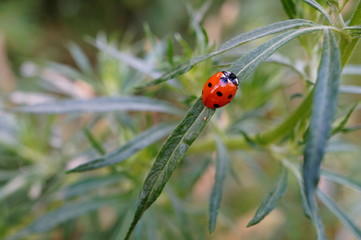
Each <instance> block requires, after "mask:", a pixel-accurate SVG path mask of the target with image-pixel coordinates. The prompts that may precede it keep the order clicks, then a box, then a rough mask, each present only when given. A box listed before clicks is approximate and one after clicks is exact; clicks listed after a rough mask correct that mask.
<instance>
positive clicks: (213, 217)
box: [209, 138, 230, 233]
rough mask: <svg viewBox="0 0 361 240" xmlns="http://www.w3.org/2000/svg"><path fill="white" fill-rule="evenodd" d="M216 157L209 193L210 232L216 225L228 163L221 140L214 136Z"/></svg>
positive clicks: (225, 150)
mask: <svg viewBox="0 0 361 240" xmlns="http://www.w3.org/2000/svg"><path fill="white" fill-rule="evenodd" d="M216 144H217V158H216V175H215V178H214V184H213V189H212V194H211V200H210V206H209V232H210V233H212V232H213V231H214V229H215V227H216V222H217V215H218V210H219V207H220V205H221V199H222V191H223V182H224V179H225V178H226V174H227V172H228V168H229V167H228V165H229V162H230V161H229V156H228V153H227V149H226V147H225V146H224V144H223V142H222V141H221V140H220V139H219V138H216Z"/></svg>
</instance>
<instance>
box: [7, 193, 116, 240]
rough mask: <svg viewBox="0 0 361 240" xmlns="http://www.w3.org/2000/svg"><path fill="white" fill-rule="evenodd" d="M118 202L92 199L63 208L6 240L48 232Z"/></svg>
mask: <svg viewBox="0 0 361 240" xmlns="http://www.w3.org/2000/svg"><path fill="white" fill-rule="evenodd" d="M116 202H118V200H117V199H91V200H85V201H81V202H77V203H71V204H68V205H65V206H62V207H60V208H58V209H56V210H54V211H52V212H50V213H47V214H45V215H44V216H42V217H40V218H38V219H37V220H35V221H34V222H33V223H32V224H31V225H30V226H28V227H26V228H24V229H23V230H21V231H20V232H18V233H17V234H15V235H13V236H10V237H8V238H6V240H16V239H22V238H24V237H25V236H27V235H29V234H33V233H41V232H45V231H48V230H50V229H52V228H54V227H56V226H58V225H59V224H61V223H63V222H66V221H69V220H71V219H74V218H76V217H78V216H80V215H83V214H85V213H88V212H90V211H94V210H97V209H99V208H100V207H102V206H104V205H110V204H114V203H116Z"/></svg>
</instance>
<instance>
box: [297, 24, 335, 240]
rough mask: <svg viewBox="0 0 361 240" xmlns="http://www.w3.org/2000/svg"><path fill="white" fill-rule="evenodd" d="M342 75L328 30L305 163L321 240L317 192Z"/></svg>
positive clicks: (309, 199) (305, 177) (309, 198)
mask: <svg viewBox="0 0 361 240" xmlns="http://www.w3.org/2000/svg"><path fill="white" fill-rule="evenodd" d="M340 74H341V62H340V53H339V49H338V46H337V43H336V40H335V37H334V35H333V33H332V32H331V31H329V30H325V32H324V39H323V50H322V57H321V62H320V65H319V68H318V73H317V81H316V85H315V88H314V95H313V106H312V112H311V122H310V127H309V131H308V136H307V141H306V146H305V151H304V164H303V182H304V188H305V189H304V190H305V195H306V200H307V203H308V206H309V209H310V211H311V218H312V220H313V222H314V225H315V227H316V230H317V236H318V239H326V236H325V233H324V229H323V224H322V221H321V219H320V217H319V215H318V207H317V203H316V199H315V190H316V188H317V184H318V180H319V176H320V166H321V161H322V159H323V155H324V152H325V148H326V145H327V141H328V138H329V136H330V132H331V125H332V121H333V119H334V115H335V111H336V103H337V95H338V94H337V93H338V86H339V80H340Z"/></svg>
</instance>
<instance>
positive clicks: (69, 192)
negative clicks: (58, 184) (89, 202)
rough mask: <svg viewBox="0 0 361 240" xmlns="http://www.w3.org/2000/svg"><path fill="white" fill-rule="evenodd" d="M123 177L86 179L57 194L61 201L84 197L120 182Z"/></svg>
mask: <svg viewBox="0 0 361 240" xmlns="http://www.w3.org/2000/svg"><path fill="white" fill-rule="evenodd" d="M123 177H124V176H122V175H113V176H106V177H98V178H85V179H82V180H81V181H78V182H76V183H74V184H72V185H69V186H66V187H64V188H63V189H62V190H61V191H60V192H59V193H57V194H56V197H57V198H59V199H70V198H73V197H77V196H84V195H85V194H86V193H89V192H91V191H95V190H97V189H101V188H104V187H105V186H107V185H110V184H113V183H116V182H119V181H120V180H121V179H122V178H123Z"/></svg>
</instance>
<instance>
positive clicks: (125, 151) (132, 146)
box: [67, 123, 175, 173]
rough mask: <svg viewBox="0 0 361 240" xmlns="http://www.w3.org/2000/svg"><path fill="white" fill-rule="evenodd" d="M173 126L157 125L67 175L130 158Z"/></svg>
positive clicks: (171, 124)
mask: <svg viewBox="0 0 361 240" xmlns="http://www.w3.org/2000/svg"><path fill="white" fill-rule="evenodd" d="M174 126H175V124H173V123H161V124H159V125H156V126H154V127H152V128H150V129H148V130H147V131H144V132H142V133H141V134H139V135H138V136H136V137H135V138H133V139H132V140H130V141H129V142H127V143H126V144H124V145H123V146H121V147H120V148H118V149H116V150H115V151H113V152H110V153H108V154H106V155H104V156H102V157H100V158H97V159H94V160H92V161H90V162H87V163H84V164H81V165H80V166H77V167H75V168H73V169H71V170H68V171H67V173H72V172H83V171H89V170H93V169H97V168H101V167H106V166H110V165H113V164H116V163H120V162H122V161H124V160H126V159H127V158H129V157H130V156H132V155H133V154H135V153H137V152H139V151H140V150H142V149H144V148H146V147H148V146H149V145H150V144H152V143H154V142H156V141H158V140H160V139H162V138H163V137H165V136H167V135H168V134H169V132H170V131H171V130H172V129H173V128H174Z"/></svg>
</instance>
